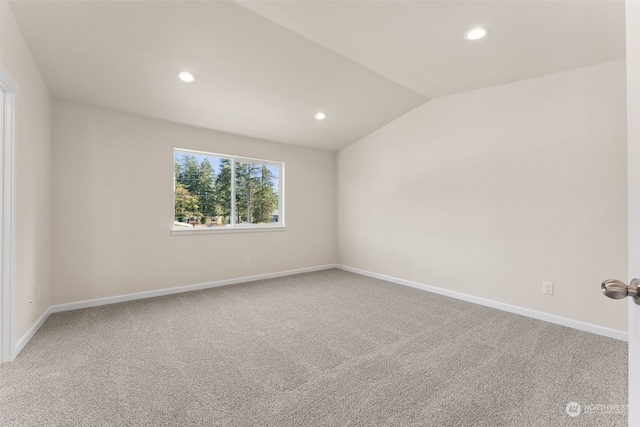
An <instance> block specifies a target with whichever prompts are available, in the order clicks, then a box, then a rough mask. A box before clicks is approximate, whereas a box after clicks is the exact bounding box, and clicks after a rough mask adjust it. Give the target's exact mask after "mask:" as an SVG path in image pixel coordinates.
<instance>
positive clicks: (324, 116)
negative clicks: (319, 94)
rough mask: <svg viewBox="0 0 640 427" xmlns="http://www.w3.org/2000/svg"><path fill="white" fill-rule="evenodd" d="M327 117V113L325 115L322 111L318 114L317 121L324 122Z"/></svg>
mask: <svg viewBox="0 0 640 427" xmlns="http://www.w3.org/2000/svg"><path fill="white" fill-rule="evenodd" d="M326 117H327V115H326V114H325V113H323V112H322V111H321V112H319V113H318V114H316V120H324V119H325V118H326Z"/></svg>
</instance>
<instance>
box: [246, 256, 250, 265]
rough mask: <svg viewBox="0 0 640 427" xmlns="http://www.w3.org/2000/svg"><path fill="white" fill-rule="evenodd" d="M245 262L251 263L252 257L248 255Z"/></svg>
mask: <svg viewBox="0 0 640 427" xmlns="http://www.w3.org/2000/svg"><path fill="white" fill-rule="evenodd" d="M244 263H245V264H246V265H249V264H251V257H249V256H248V257H246V258H245V259H244Z"/></svg>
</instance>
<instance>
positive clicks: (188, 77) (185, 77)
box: [178, 71, 196, 83]
mask: <svg viewBox="0 0 640 427" xmlns="http://www.w3.org/2000/svg"><path fill="white" fill-rule="evenodd" d="M178 78H179V79H180V80H182V81H183V82H187V83H191V82H192V81H194V80H195V79H196V78H195V77H194V76H193V74H191V73H190V72H188V71H181V72H179V73H178Z"/></svg>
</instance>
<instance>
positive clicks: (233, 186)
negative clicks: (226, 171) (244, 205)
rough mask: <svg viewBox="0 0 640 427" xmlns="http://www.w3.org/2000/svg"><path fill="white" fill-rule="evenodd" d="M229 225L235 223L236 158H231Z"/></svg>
mask: <svg viewBox="0 0 640 427" xmlns="http://www.w3.org/2000/svg"><path fill="white" fill-rule="evenodd" d="M229 224H230V225H231V226H234V225H236V159H233V158H232V159H231V218H230V219H229Z"/></svg>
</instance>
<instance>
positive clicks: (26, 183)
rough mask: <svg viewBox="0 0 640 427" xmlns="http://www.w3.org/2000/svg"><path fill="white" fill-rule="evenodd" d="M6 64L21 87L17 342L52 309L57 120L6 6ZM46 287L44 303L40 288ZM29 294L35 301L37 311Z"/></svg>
mask: <svg viewBox="0 0 640 427" xmlns="http://www.w3.org/2000/svg"><path fill="white" fill-rule="evenodd" d="M0 15H1V25H0V28H1V30H0V55H1V56H0V61H1V63H2V66H3V67H4V68H5V69H6V70H7V71H8V72H9V74H11V76H12V77H13V79H14V80H15V81H16V82H17V83H18V86H19V92H18V95H17V100H16V103H17V111H16V145H15V185H16V207H15V208H16V305H17V306H16V330H15V332H16V336H15V337H16V339H20V337H22V336H23V335H24V334H25V333H26V331H27V330H28V329H29V328H30V327H31V326H32V325H33V324H35V323H36V321H37V319H38V318H39V317H40V316H41V315H42V314H43V313H44V312H45V310H46V309H47V308H48V307H49V305H50V303H51V295H52V292H51V268H50V266H51V262H50V258H51V256H50V252H51V120H52V119H51V116H52V101H51V97H50V96H49V91H48V89H47V87H46V86H45V83H44V81H43V79H42V76H41V75H40V72H39V71H38V68H37V66H36V64H35V62H34V60H33V57H32V56H31V52H30V51H29V48H28V46H27V44H26V42H25V40H24V38H23V36H22V33H21V32H20V28H19V27H18V25H17V23H16V21H15V18H14V16H13V13H12V12H11V9H10V7H9V5H8V3H7V2H6V1H1V2H0ZM38 287H41V290H42V292H41V296H40V299H38V298H37V288H38ZM29 293H32V294H33V295H34V302H33V304H32V306H31V307H28V305H27V296H28V294H29Z"/></svg>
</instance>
